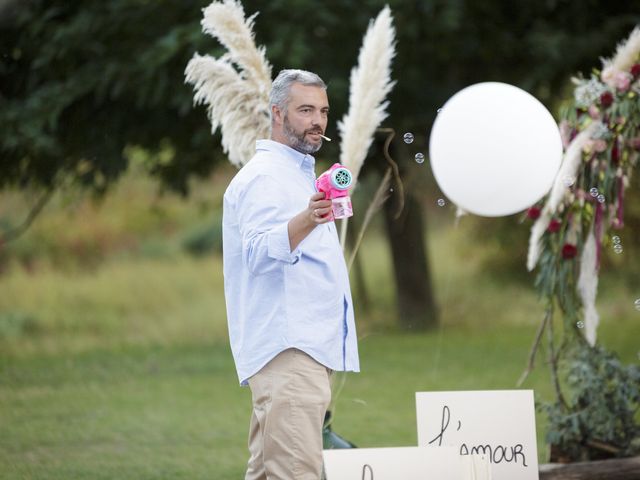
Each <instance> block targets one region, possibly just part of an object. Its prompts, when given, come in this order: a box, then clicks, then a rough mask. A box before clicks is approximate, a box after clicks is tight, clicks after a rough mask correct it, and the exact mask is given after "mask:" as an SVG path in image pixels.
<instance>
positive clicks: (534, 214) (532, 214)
mask: <svg viewBox="0 0 640 480" xmlns="http://www.w3.org/2000/svg"><path fill="white" fill-rule="evenodd" d="M539 217H540V208H538V207H531V208H530V209H529V210H527V218H530V219H531V220H535V219H537V218H539Z"/></svg>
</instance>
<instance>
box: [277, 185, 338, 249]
mask: <svg viewBox="0 0 640 480" xmlns="http://www.w3.org/2000/svg"><path fill="white" fill-rule="evenodd" d="M331 221H333V210H332V209H331V200H325V199H324V193H322V192H316V193H314V194H313V195H311V198H310V199H309V205H308V206H307V208H306V209H305V210H303V211H302V212H300V213H299V214H298V215H296V216H295V217H293V218H292V219H291V220H290V221H289V225H288V231H289V247H290V248H291V251H294V250H295V249H296V248H297V247H298V245H300V242H302V240H304V239H305V238H306V237H307V235H309V234H310V233H311V231H312V230H313V229H314V228H316V227H317V226H318V225H321V224H323V223H327V222H331Z"/></svg>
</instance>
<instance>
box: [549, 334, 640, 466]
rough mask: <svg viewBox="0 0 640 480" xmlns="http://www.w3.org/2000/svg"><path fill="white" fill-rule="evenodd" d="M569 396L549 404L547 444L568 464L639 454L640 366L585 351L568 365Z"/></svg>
mask: <svg viewBox="0 0 640 480" xmlns="http://www.w3.org/2000/svg"><path fill="white" fill-rule="evenodd" d="M566 362H567V364H566V367H567V372H566V377H565V378H566V383H567V387H568V391H569V394H570V397H568V398H566V399H565V403H563V402H561V401H558V402H556V403H554V404H545V405H543V406H542V409H543V410H544V411H546V413H547V414H548V416H549V429H548V432H547V436H546V439H547V442H548V443H549V444H550V445H551V446H552V448H555V449H556V452H557V454H558V456H559V457H560V458H561V459H564V460H569V461H586V460H596V459H601V458H606V457H613V456H616V457H626V456H633V455H636V454H638V453H640V423H638V417H637V413H638V411H639V408H640V366H638V365H628V366H625V365H623V364H622V363H621V362H620V361H619V360H618V358H617V357H616V356H615V355H614V354H613V353H611V352H608V351H607V350H605V349H604V348H602V347H593V348H591V347H587V346H584V347H581V348H580V349H579V350H577V351H576V352H575V353H574V355H571V356H570V359H569V360H567V361H566Z"/></svg>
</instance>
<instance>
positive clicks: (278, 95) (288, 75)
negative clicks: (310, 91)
mask: <svg viewBox="0 0 640 480" xmlns="http://www.w3.org/2000/svg"><path fill="white" fill-rule="evenodd" d="M294 83H301V84H302V85H307V86H312V87H320V88H324V89H325V90H326V89H327V85H326V84H325V83H324V81H323V80H322V79H321V78H320V77H319V76H318V75H316V74H315V73H313V72H307V71H306V70H293V69H289V70H281V71H280V73H279V74H278V76H277V77H276V79H275V80H274V81H273V84H272V86H271V94H270V95H269V112H271V107H273V106H274V105H275V106H277V107H278V108H279V109H280V110H286V108H287V104H288V103H289V91H290V90H291V85H293V84H294Z"/></svg>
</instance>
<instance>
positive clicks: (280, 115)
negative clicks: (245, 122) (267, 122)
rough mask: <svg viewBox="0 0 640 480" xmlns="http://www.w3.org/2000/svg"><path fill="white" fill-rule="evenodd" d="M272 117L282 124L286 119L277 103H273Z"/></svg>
mask: <svg viewBox="0 0 640 480" xmlns="http://www.w3.org/2000/svg"><path fill="white" fill-rule="evenodd" d="M271 118H272V119H273V121H274V122H276V123H277V124H278V125H282V123H283V121H284V115H283V112H282V110H280V108H279V107H278V106H277V105H271Z"/></svg>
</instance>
